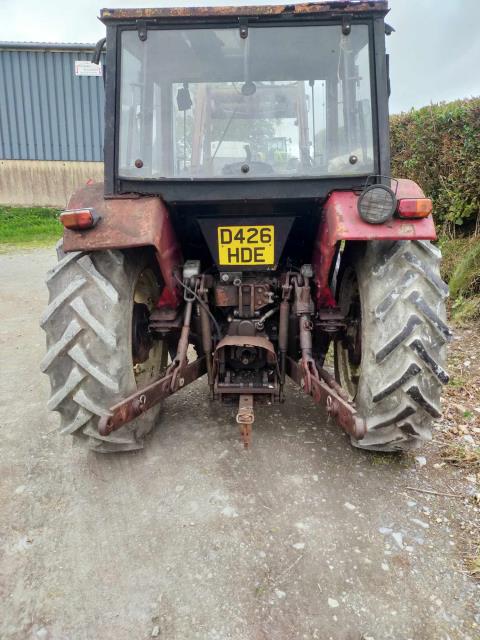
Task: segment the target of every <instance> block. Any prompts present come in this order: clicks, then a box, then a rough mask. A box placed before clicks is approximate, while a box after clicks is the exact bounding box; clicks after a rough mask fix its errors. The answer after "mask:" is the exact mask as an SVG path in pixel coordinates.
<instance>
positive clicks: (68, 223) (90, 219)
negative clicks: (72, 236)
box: [60, 209, 100, 231]
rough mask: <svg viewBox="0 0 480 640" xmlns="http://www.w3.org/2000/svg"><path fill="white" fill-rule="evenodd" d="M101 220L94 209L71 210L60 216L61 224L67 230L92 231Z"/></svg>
mask: <svg viewBox="0 0 480 640" xmlns="http://www.w3.org/2000/svg"><path fill="white" fill-rule="evenodd" d="M99 220H100V216H99V215H98V214H96V213H95V211H94V210H93V209H70V210H67V211H64V212H63V213H61V214H60V222H61V223H62V224H63V226H64V227H65V229H74V230H78V231H80V230H83V229H91V228H92V227H94V226H95V225H96V224H97V222H98V221H99Z"/></svg>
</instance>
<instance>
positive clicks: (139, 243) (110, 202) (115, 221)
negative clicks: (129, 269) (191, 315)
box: [63, 183, 183, 306]
mask: <svg viewBox="0 0 480 640" xmlns="http://www.w3.org/2000/svg"><path fill="white" fill-rule="evenodd" d="M86 207H91V208H93V209H94V210H95V212H96V213H97V214H98V215H99V218H100V219H99V221H98V223H97V224H96V225H95V227H93V228H92V229H88V230H84V231H74V230H71V229H65V230H64V234H63V249H64V251H67V252H68V251H101V250H106V249H134V248H137V247H148V246H151V247H153V248H154V249H155V253H156V257H157V260H158V265H159V267H160V271H161V273H162V277H163V280H164V282H165V288H166V291H165V290H164V293H163V294H162V299H163V298H164V299H165V300H167V301H168V303H169V306H170V305H173V306H177V305H178V304H179V303H180V301H181V295H180V292H179V290H178V283H177V281H176V280H175V278H174V275H173V274H174V272H175V271H176V272H177V276H178V275H179V274H180V271H181V265H182V264H183V258H182V252H181V249H180V245H179V243H178V241H177V238H176V235H175V232H174V230H173V226H172V222H171V220H170V214H169V211H168V209H167V207H166V206H165V204H164V203H163V202H162V200H160V198H156V197H142V196H134V195H131V196H128V197H123V198H112V199H106V198H105V197H104V193H103V184H101V183H95V184H87V185H86V186H84V187H82V188H80V189H78V191H76V192H75V193H74V194H73V196H72V197H71V198H70V201H69V203H68V206H67V209H82V208H86Z"/></svg>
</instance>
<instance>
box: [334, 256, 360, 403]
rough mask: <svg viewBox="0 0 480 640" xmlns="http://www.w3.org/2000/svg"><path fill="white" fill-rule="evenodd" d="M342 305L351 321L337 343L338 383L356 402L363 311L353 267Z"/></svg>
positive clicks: (341, 294)
mask: <svg viewBox="0 0 480 640" xmlns="http://www.w3.org/2000/svg"><path fill="white" fill-rule="evenodd" d="M338 302H339V305H340V309H341V310H342V313H343V314H344V316H345V318H346V319H347V329H346V330H345V333H344V334H343V336H342V337H341V338H340V339H338V340H337V341H336V342H335V365H336V375H337V379H338V382H339V383H340V384H341V385H342V387H343V388H344V389H345V390H346V391H347V392H348V394H349V395H350V396H351V397H352V399H355V396H356V395H357V391H358V384H359V380H360V375H361V370H362V367H361V360H362V313H361V311H362V308H361V301H360V292H359V287H358V281H357V277H356V275H355V272H354V270H353V269H351V268H350V267H348V268H347V269H346V270H345V273H344V275H343V278H342V281H341V285H340V292H339V297H338Z"/></svg>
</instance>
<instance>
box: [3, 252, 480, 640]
mask: <svg viewBox="0 0 480 640" xmlns="http://www.w3.org/2000/svg"><path fill="white" fill-rule="evenodd" d="M53 261H54V251H53V250H46V249H42V250H36V251H31V252H24V253H7V254H3V255H0V363H1V364H0V368H1V377H0V411H1V413H0V428H1V436H2V437H1V440H0V447H1V453H0V473H1V484H0V535H1V551H0V553H1V554H2V555H1V560H0V638H2V640H11V639H15V640H16V639H18V640H25V639H30V638H33V639H43V640H46V639H55V640H100V639H101V640H110V639H112V640H142V639H147V638H150V637H158V638H160V639H164V640H165V639H167V640H190V639H193V638H200V639H201V640H227V639H232V640H257V639H258V640H260V639H265V640H290V639H293V638H302V639H303V638H305V639H315V638H318V639H319V640H328V639H330V638H331V639H332V640H347V639H348V640H360V639H361V638H363V639H367V638H374V639H375V640H387V639H391V640H404V639H405V640H406V639H408V638H410V639H411V640H430V639H431V640H447V639H450V640H456V639H457V638H458V639H460V638H465V639H466V638H471V639H472V640H474V639H476V638H479V637H480V590H479V588H478V585H477V584H475V583H474V582H473V581H472V580H471V578H470V577H468V576H467V575H466V573H465V572H464V570H463V565H462V562H461V550H460V548H459V546H460V545H459V540H458V533H457V528H456V520H457V518H458V514H457V513H456V509H458V508H459V507H458V505H459V503H460V504H461V501H459V500H455V499H449V498H446V497H442V496H433V495H429V494H426V493H420V492H413V491H411V490H407V489H406V487H412V486H415V487H423V488H426V487H431V486H435V487H436V488H437V489H438V488H439V487H440V488H442V487H444V491H445V492H449V491H448V486H449V484H448V483H449V476H448V474H449V473H452V472H451V471H450V470H449V469H446V468H443V469H442V470H438V469H435V468H434V467H433V465H431V464H430V463H429V462H428V456H427V464H426V465H425V466H423V467H421V468H420V465H419V464H418V463H415V460H414V459H413V457H410V458H407V459H400V460H398V459H396V458H391V457H388V456H378V455H369V454H366V453H364V452H360V451H357V450H354V449H352V448H351V447H350V445H349V443H348V440H347V438H346V437H345V436H344V435H343V434H342V432H341V431H340V430H339V429H338V428H336V427H335V426H334V425H333V424H331V423H330V422H329V421H328V419H327V418H326V416H325V414H324V413H323V412H322V411H321V410H319V409H318V408H317V407H315V406H314V405H313V403H312V402H311V401H310V400H309V399H308V398H306V397H305V398H304V397H302V396H301V394H300V393H299V392H297V391H296V390H295V389H294V388H293V387H291V388H289V389H288V400H287V403H286V404H285V405H284V406H282V407H280V408H279V407H275V408H273V409H271V410H270V411H267V410H266V408H265V409H259V410H257V411H256V425H255V428H254V441H253V449H252V450H251V451H244V450H243V449H242V448H241V446H240V444H239V437H238V433H237V428H236V427H235V425H234V420H233V416H232V409H231V408H229V407H222V406H217V405H211V404H210V403H209V401H208V400H207V398H206V385H205V383H204V382H202V381H200V382H199V383H196V384H195V385H193V386H192V387H189V388H188V389H187V390H185V391H184V392H183V394H179V395H177V396H175V397H173V398H170V399H169V400H168V401H167V402H166V403H165V406H164V410H163V415H162V417H161V421H160V424H159V427H158V429H157V430H156V431H155V432H154V434H153V436H152V437H151V439H150V442H149V443H148V447H147V448H146V449H145V450H143V451H140V452H137V453H130V454H123V455H119V454H115V455H110V456H100V457H97V456H96V455H95V454H93V453H91V452H87V451H84V450H83V449H81V448H77V447H73V446H72V441H71V439H70V438H69V437H64V436H60V435H59V434H58V433H57V432H56V430H55V427H56V424H57V416H56V415H55V414H49V413H48V412H47V410H46V400H47V396H48V381H47V378H46V376H44V375H42V374H40V372H39V361H40V359H41V357H42V355H43V353H44V336H43V333H42V331H41V330H40V328H39V326H38V318H39V316H40V313H41V311H42V308H43V307H44V305H45V303H46V289H45V287H44V285H43V278H44V273H45V272H46V270H47V269H48V268H49V267H50V266H51V265H52V263H53Z"/></svg>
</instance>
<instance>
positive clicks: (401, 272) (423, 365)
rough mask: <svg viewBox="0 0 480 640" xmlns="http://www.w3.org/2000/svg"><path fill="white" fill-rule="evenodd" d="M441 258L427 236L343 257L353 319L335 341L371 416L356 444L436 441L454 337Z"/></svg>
mask: <svg viewBox="0 0 480 640" xmlns="http://www.w3.org/2000/svg"><path fill="white" fill-rule="evenodd" d="M440 259H441V254H440V251H439V250H438V249H437V248H436V247H435V246H434V245H432V244H431V243H430V242H426V241H403V242H379V241H376V242H369V243H366V244H365V245H360V246H357V247H355V246H354V245H353V248H351V247H347V250H346V253H345V254H344V256H343V258H342V265H341V269H340V274H339V279H338V287H337V294H338V298H337V299H338V302H339V305H340V307H341V309H342V311H343V312H344V313H345V314H346V315H347V317H349V318H350V319H351V320H352V321H353V322H352V323H350V326H349V329H348V331H347V334H346V335H345V336H344V337H343V339H342V340H338V341H337V342H336V343H335V373H336V378H337V380H338V382H339V383H340V384H341V385H342V386H343V387H344V388H345V389H346V390H347V391H348V392H349V393H350V395H351V396H352V398H353V399H354V400H355V404H356V407H357V410H358V412H359V414H360V415H361V416H363V417H365V418H366V421H367V434H366V436H365V438H364V439H362V440H355V439H352V443H353V444H354V445H355V446H356V447H360V448H362V449H373V450H377V451H402V450H408V449H414V448H416V447H418V446H420V444H421V443H422V441H425V440H429V439H431V431H432V422H433V420H434V419H435V418H438V417H440V415H441V408H440V393H441V388H442V385H443V384H446V383H447V382H448V375H447V373H446V371H445V363H446V343H447V341H448V340H449V339H450V337H451V332H450V330H449V328H448V326H447V325H446V311H445V299H446V298H447V296H448V287H447V285H446V284H445V283H444V282H443V281H442V280H441V278H440V272H439V263H440Z"/></svg>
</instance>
